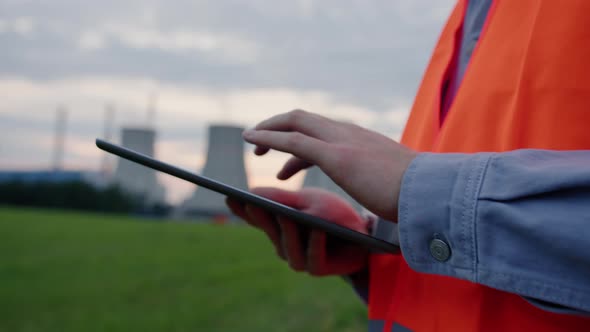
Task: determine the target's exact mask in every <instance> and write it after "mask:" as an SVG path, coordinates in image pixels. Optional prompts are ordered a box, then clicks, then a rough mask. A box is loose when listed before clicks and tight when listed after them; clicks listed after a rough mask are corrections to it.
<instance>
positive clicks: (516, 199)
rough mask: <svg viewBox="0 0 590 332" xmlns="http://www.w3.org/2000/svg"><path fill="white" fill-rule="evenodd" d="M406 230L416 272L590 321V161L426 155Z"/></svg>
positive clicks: (406, 212) (553, 156)
mask: <svg viewBox="0 0 590 332" xmlns="http://www.w3.org/2000/svg"><path fill="white" fill-rule="evenodd" d="M399 228H400V229H399V231H400V242H401V247H402V253H403V255H404V257H405V259H406V261H407V262H408V264H409V265H410V266H411V267H412V268H413V269H415V270H417V271H420V272H424V273H433V274H441V275H447V276H453V277H457V278H461V279H467V280H470V281H473V282H478V283H481V284H484V285H487V286H490V287H494V288H498V289H501V290H504V291H508V292H512V293H516V294H519V295H522V296H524V297H530V298H533V299H538V300H542V301H547V302H551V303H554V304H558V305H563V306H566V307H570V308H573V309H577V310H580V311H585V312H590V241H589V239H590V151H585V152H583V151H582V152H551V151H542V150H519V151H514V152H508V153H494V154H492V153H480V154H422V155H421V156H419V157H418V158H417V159H416V160H415V161H414V162H413V163H412V164H411V166H410V167H409V168H408V170H407V171H406V173H405V175H404V179H403V184H402V188H401V195H400V203H399ZM435 238H438V240H440V241H442V242H444V244H447V245H448V247H449V249H450V256H449V257H448V258H447V259H446V260H444V259H443V258H445V257H444V256H445V255H444V250H443V252H442V255H441V252H438V258H439V260H437V259H436V258H435V257H434V256H437V254H435V255H434V256H433V255H432V253H431V250H430V246H431V243H432V241H433V239H435ZM440 241H438V245H440V244H441V242H440ZM435 247H436V245H435ZM439 249H440V248H439ZM443 249H444V248H443Z"/></svg>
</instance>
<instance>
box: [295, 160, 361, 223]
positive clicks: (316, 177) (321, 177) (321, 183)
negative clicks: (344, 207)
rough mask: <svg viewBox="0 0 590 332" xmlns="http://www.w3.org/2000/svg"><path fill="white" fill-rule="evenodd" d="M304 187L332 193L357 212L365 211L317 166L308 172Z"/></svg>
mask: <svg viewBox="0 0 590 332" xmlns="http://www.w3.org/2000/svg"><path fill="white" fill-rule="evenodd" d="M303 187H304V188H307V187H316V188H322V189H325V190H327V191H331V192H333V193H336V194H338V195H339V196H340V197H342V198H344V199H345V200H346V201H347V202H349V203H350V204H351V205H352V206H353V207H354V209H355V210H357V211H359V212H361V211H363V209H364V208H363V207H362V205H360V204H359V203H358V202H357V201H355V200H354V199H353V198H352V197H350V196H349V195H348V194H347V193H346V192H345V191H344V190H342V188H340V186H338V185H337V184H336V183H334V181H332V179H330V177H329V176H327V175H326V173H324V171H322V170H321V169H320V168H319V167H317V166H313V167H311V168H309V169H308V170H307V172H306V173H305V179H304V180H303Z"/></svg>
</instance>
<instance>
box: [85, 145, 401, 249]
mask: <svg viewBox="0 0 590 332" xmlns="http://www.w3.org/2000/svg"><path fill="white" fill-rule="evenodd" d="M96 146H97V147H98V148H100V149H102V150H104V151H107V152H109V153H112V154H115V155H117V156H119V157H121V158H125V159H128V160H130V161H133V162H135V163H138V164H141V165H143V166H146V167H149V168H153V169H155V170H158V171H160V172H164V173H166V174H170V175H172V176H175V177H177V178H180V179H183V180H186V181H188V182H191V183H194V184H196V185H198V186H201V187H204V188H207V189H210V190H213V191H216V192H218V193H220V194H223V195H225V196H228V197H231V198H234V199H236V200H239V201H242V202H245V203H248V204H252V205H256V206H259V207H261V208H263V209H265V210H267V211H270V212H272V213H274V214H277V215H282V216H285V217H288V218H289V219H291V220H293V221H294V222H298V223H300V224H302V225H304V226H307V227H314V228H317V229H321V230H323V231H325V232H326V233H328V234H330V235H333V236H336V237H338V238H341V239H343V240H347V241H351V242H353V243H357V244H359V245H363V246H365V247H368V248H369V249H372V250H376V251H381V252H388V253H398V252H399V247H398V246H396V245H394V244H392V243H390V242H387V241H383V240H380V239H377V238H374V237H372V236H370V235H367V234H363V233H359V232H357V231H353V230H352V229H349V228H347V227H343V226H340V225H337V224H335V223H333V222H330V221H327V220H324V219H321V218H318V217H316V216H312V215H310V214H307V213H303V212H301V211H299V210H296V209H293V208H291V207H289V206H286V205H283V204H280V203H277V202H274V201H271V200H269V199H267V198H264V197H262V196H258V195H255V194H252V193H250V192H248V191H245V190H241V189H238V188H235V187H232V186H229V185H227V184H224V183H221V182H219V181H216V180H213V179H210V178H207V177H204V176H201V175H198V174H194V173H191V172H189V171H186V170H184V169H181V168H178V167H175V166H172V165H170V164H166V163H164V162H161V161H159V160H156V159H154V158H151V157H148V156H146V155H144V154H141V153H138V152H135V151H133V150H130V149H127V148H124V147H122V146H119V145H116V144H112V143H109V142H107V141H104V140H101V139H96Z"/></svg>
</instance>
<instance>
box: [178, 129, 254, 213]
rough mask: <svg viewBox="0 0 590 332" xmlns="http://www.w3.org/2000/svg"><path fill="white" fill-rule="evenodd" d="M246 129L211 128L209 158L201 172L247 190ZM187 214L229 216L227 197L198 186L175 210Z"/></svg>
mask: <svg viewBox="0 0 590 332" xmlns="http://www.w3.org/2000/svg"><path fill="white" fill-rule="evenodd" d="M243 131H244V128H241V127H235V126H228V125H212V126H210V127H209V140H208V148H207V161H206V162H205V167H204V168H203V169H202V171H201V172H200V173H201V174H202V175H203V176H206V177H209V178H212V179H214V180H220V181H222V182H224V183H226V184H228V185H230V186H234V187H237V188H239V189H243V190H248V179H247V176H246V169H245V167H244V140H243V139H242V132H243ZM175 214H176V215H177V216H180V217H187V216H228V215H230V214H231V213H230V211H229V209H228V208H227V206H226V205H225V196H223V195H221V194H218V193H216V192H213V191H211V190H208V189H206V188H200V187H198V188H197V189H196V190H195V192H194V194H193V195H191V196H190V197H189V198H188V199H187V200H186V201H184V202H183V203H182V204H181V205H180V206H179V208H178V210H177V211H176V213H175Z"/></svg>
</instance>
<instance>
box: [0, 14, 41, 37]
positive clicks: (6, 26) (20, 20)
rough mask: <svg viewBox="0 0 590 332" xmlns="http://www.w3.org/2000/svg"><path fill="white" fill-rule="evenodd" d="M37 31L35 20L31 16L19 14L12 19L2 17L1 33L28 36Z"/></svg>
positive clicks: (0, 23) (0, 22) (0, 20)
mask: <svg viewBox="0 0 590 332" xmlns="http://www.w3.org/2000/svg"><path fill="white" fill-rule="evenodd" d="M34 31H35V22H34V21H33V19H32V18H31V17H26V16H19V17H15V18H12V19H0V34H3V33H14V34H16V35H18V36H20V37H27V36H29V35H30V34H32V33H33V32H34Z"/></svg>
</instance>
